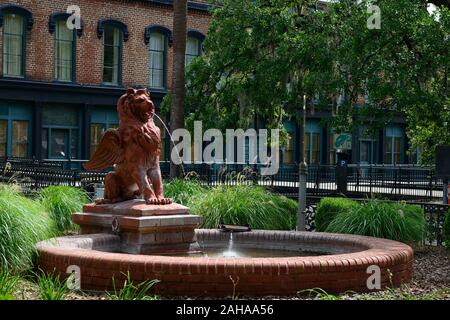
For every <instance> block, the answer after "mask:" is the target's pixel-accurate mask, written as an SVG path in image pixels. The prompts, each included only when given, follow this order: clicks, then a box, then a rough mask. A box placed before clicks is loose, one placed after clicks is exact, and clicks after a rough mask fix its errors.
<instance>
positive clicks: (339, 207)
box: [315, 198, 359, 232]
mask: <svg viewBox="0 0 450 320" xmlns="http://www.w3.org/2000/svg"><path fill="white" fill-rule="evenodd" d="M357 206H359V204H358V203H357V202H356V201H353V200H349V199H345V198H323V199H322V200H320V203H319V205H318V206H317V212H316V216H315V224H316V231H318V232H324V231H325V230H326V229H327V227H328V225H329V224H330V223H331V221H333V220H334V218H335V217H336V216H337V215H338V214H339V213H341V212H348V211H349V210H351V209H352V208H355V207H357Z"/></svg>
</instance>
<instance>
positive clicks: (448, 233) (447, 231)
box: [444, 210, 450, 250]
mask: <svg viewBox="0 0 450 320" xmlns="http://www.w3.org/2000/svg"><path fill="white" fill-rule="evenodd" d="M444 237H445V246H446V247H447V249H449V250H450V210H449V211H448V213H447V217H446V218H445V221H444Z"/></svg>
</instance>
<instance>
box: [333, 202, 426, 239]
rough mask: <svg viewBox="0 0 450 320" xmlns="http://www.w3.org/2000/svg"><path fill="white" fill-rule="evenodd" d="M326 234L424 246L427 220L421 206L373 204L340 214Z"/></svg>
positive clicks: (368, 203) (366, 204) (386, 203)
mask: <svg viewBox="0 0 450 320" xmlns="http://www.w3.org/2000/svg"><path fill="white" fill-rule="evenodd" d="M326 231H327V232H335V233H347V234H358V235H364V236H371V237H377V238H385V239H392V240H397V241H401V242H405V243H420V242H421V241H422V240H423V237H424V231H425V217H424V212H423V209H422V208H420V207H419V206H414V205H407V204H402V203H388V202H385V201H379V200H370V201H368V202H367V203H365V204H363V205H360V206H356V207H353V208H352V209H350V210H348V211H343V212H340V213H339V214H338V215H337V216H336V217H335V218H334V220H333V221H331V223H330V224H329V226H328V227H327V229H326Z"/></svg>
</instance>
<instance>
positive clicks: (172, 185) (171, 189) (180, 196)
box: [164, 179, 206, 206]
mask: <svg viewBox="0 0 450 320" xmlns="http://www.w3.org/2000/svg"><path fill="white" fill-rule="evenodd" d="M205 191H206V189H205V188H204V187H202V186H201V185H200V183H199V182H198V181H195V180H183V179H175V180H172V181H169V182H167V183H165V184H164V196H166V197H167V198H172V199H173V201H175V202H176V203H179V204H182V205H185V206H187V205H189V204H190V200H191V199H192V198H194V197H196V196H198V195H200V194H203V193H204V192H205Z"/></svg>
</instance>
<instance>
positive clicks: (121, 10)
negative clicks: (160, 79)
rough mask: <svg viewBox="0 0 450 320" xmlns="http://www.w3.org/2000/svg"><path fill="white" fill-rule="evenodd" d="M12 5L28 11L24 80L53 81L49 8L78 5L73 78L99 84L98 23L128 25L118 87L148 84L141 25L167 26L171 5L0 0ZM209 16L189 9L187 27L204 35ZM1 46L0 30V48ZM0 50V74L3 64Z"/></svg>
mask: <svg viewBox="0 0 450 320" xmlns="http://www.w3.org/2000/svg"><path fill="white" fill-rule="evenodd" d="M198 2H202V1H198ZM3 4H14V5H18V6H21V7H23V8H25V9H27V10H29V11H31V12H32V13H33V18H34V25H33V29H32V30H31V31H29V32H28V35H27V37H28V38H27V48H26V73H25V78H26V79H28V80H38V81H53V79H54V75H53V72H54V35H52V34H50V32H49V27H48V21H49V17H50V15H51V14H52V13H56V12H65V11H66V9H67V7H68V6H69V5H74V4H75V5H78V6H79V7H80V9H81V18H82V20H83V27H84V28H83V35H82V36H81V37H77V41H76V82H77V83H79V84H91V85H100V84H101V83H102V67H103V43H102V39H98V37H97V23H98V21H99V20H101V19H116V20H119V21H121V22H123V23H124V24H126V25H127V26H128V30H129V33H130V37H129V40H128V41H127V42H124V43H123V55H122V59H123V60H122V62H123V67H122V74H123V77H122V82H123V86H125V87H127V86H147V85H148V83H149V79H148V77H149V72H148V64H149V48H148V45H146V44H145V42H144V30H145V27H147V26H149V25H161V26H164V27H166V28H168V29H170V30H172V24H173V10H172V7H171V6H167V5H157V4H153V3H149V1H130V0H77V1H75V2H74V1H63V0H56V1H55V0H42V1H35V0H21V1H4V0H2V1H0V5H3ZM209 20H210V15H209V14H208V13H206V12H201V11H197V10H189V12H188V30H189V29H192V30H197V31H199V32H201V33H203V34H205V35H206V33H207V30H208V23H209ZM2 50H3V41H2V33H0V52H2ZM1 59H2V55H0V74H2V73H3V70H2V68H3V63H2V61H1ZM172 61H173V49H172V48H169V49H168V56H167V65H168V69H167V73H168V74H167V85H168V87H169V88H170V86H171V82H172V81H171V79H172V71H171V69H172V68H171V66H172Z"/></svg>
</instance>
